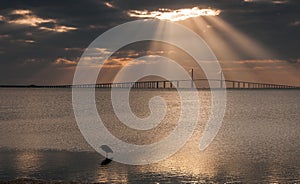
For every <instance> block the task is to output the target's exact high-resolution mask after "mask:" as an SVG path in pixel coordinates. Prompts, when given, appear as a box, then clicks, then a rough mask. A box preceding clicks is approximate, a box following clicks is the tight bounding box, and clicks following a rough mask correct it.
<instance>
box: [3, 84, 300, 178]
mask: <svg viewBox="0 0 300 184" xmlns="http://www.w3.org/2000/svg"><path fill="white" fill-rule="evenodd" d="M0 94H1V95H0V99H1V100H0V102H1V104H0V112H1V116H0V180H9V179H14V178H17V177H31V178H38V179H46V180H52V179H54V180H68V181H71V180H72V181H93V182H94V181H99V182H121V183H127V182H131V183H142V182H145V183H156V182H159V183H177V182H188V183H193V182H200V183H201V182H202V183H206V182H217V183H224V182H243V183H259V182H262V183H276V182H281V183H282V182H283V183H286V182H292V183H296V182H300V158H299V155H300V141H299V140H300V135H299V130H300V126H299V122H300V116H299V112H300V111H299V109H300V108H299V104H300V103H299V102H300V95H299V90H285V91H282V90H249V91H247V90H245V91H244V90H243V91H229V93H228V105H227V107H228V109H227V112H226V115H225V118H224V122H223V126H222V128H221V130H220V132H219V134H218V135H217V137H216V139H215V140H214V141H213V142H212V144H211V145H210V146H209V147H208V148H207V149H206V150H205V151H203V152H201V151H199V149H198V144H199V140H200V136H201V134H202V130H203V127H204V124H205V120H206V119H207V118H208V117H209V114H210V112H209V108H210V105H209V104H210V100H209V99H210V93H209V92H208V91H200V92H199V94H200V97H201V100H202V101H201V103H202V109H203V110H202V111H201V118H202V119H201V121H200V122H199V126H198V127H197V128H196V130H195V132H194V134H193V136H192V137H191V139H190V140H189V141H188V142H187V144H186V145H185V146H184V147H183V148H182V149H181V150H179V152H178V153H176V154H175V155H173V156H171V157H170V158H169V159H167V160H164V161H162V162H159V163H155V164H151V165H145V166H129V165H123V164H119V163H116V162H112V163H111V164H109V165H107V166H104V167H103V166H100V163H101V161H102V159H103V157H102V156H100V155H99V154H97V153H96V152H94V151H93V150H92V149H91V148H90V147H89V146H88V145H87V144H86V142H85V141H84V139H83V138H82V136H81V134H80V132H79V130H78V129H77V126H76V122H75V120H74V116H73V112H72V106H71V91H70V90H67V89H54V90H50V89H26V90H17V89H1V90H0ZM157 94H159V95H161V96H163V97H164V98H165V99H166V101H167V102H168V104H169V109H168V110H169V111H168V114H167V116H166V118H165V120H164V122H162V124H161V125H160V127H159V128H157V129H156V130H154V133H153V132H146V134H144V135H143V136H144V137H143V136H142V135H141V134H138V133H136V132H134V131H133V130H124V129H123V128H124V127H123V128H120V122H117V120H116V117H115V116H114V115H113V114H112V113H111V109H110V106H109V105H108V104H107V103H108V102H109V94H108V93H107V91H103V90H99V91H97V102H98V106H97V107H98V108H99V113H100V114H101V115H103V116H104V117H103V118H104V119H106V120H107V121H109V122H110V123H109V124H107V126H108V128H110V129H111V130H113V133H115V134H116V135H118V136H119V137H121V138H123V139H125V140H126V141H128V142H135V143H139V144H146V143H150V142H153V141H157V140H160V139H163V138H164V137H165V136H166V135H167V134H168V133H169V132H170V131H172V130H173V128H174V126H176V120H177V118H178V117H177V116H176V114H177V111H178V110H179V108H178V107H179V106H180V103H178V96H177V95H176V93H175V91H163V92H159V91H143V92H142V93H141V91H134V95H135V98H133V99H138V101H134V100H133V102H132V108H133V111H134V112H135V113H136V114H137V115H139V116H141V117H145V116H147V115H149V108H148V106H147V101H148V99H149V98H150V97H151V96H153V95H157ZM102 104H105V105H104V106H103V105H102ZM171 112H173V113H171ZM116 127H118V129H117V130H114V129H116ZM118 130H122V131H121V132H120V131H118ZM124 131H125V132H126V134H129V135H123V134H124ZM145 135H146V136H145ZM149 141H150V142H149Z"/></svg>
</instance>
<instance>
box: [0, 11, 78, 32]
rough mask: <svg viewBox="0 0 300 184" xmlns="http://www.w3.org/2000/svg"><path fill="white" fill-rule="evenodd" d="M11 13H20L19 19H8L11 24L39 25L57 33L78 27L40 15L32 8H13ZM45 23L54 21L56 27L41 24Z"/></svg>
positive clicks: (40, 27) (43, 28)
mask: <svg viewBox="0 0 300 184" xmlns="http://www.w3.org/2000/svg"><path fill="white" fill-rule="evenodd" d="M11 14H13V15H20V17H19V18H17V19H13V20H7V22H8V23H10V24H19V25H27V26H32V27H38V29H40V30H46V31H53V32H57V33H65V32H69V31H74V30H77V28H75V27H69V26H64V25H58V23H57V21H56V20H54V19H46V18H41V17H38V16H37V15H35V14H34V12H32V11H31V10H24V9H20V10H13V11H12V12H11ZM2 17H3V16H2ZM2 19H3V20H6V19H5V17H3V18H2ZM0 20H1V17H0ZM43 23H53V24H54V28H51V27H45V26H40V25H41V24H43Z"/></svg>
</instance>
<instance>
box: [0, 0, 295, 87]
mask: <svg viewBox="0 0 300 184" xmlns="http://www.w3.org/2000/svg"><path fill="white" fill-rule="evenodd" d="M143 18H152V19H165V20H166V19H167V20H170V21H174V22H176V23H179V24H182V25H185V26H187V27H189V28H190V29H192V30H193V31H195V32H196V33H197V34H199V35H200V36H201V37H202V38H203V39H204V40H205V41H206V42H207V43H208V45H209V46H210V47H211V48H212V50H213V51H214V52H215V54H216V56H217V58H218V59H219V61H220V63H221V66H222V68H223V71H224V75H225V77H226V78H227V79H236V80H246V81H257V82H272V83H283V84H290V85H298V86H300V50H299V48H300V2H299V1H298V0H226V1H225V0H198V1H197V0H151V1H142V0H110V1H109V0H107V1H104V0H84V1H79V0H78V1H74V0H60V1H58V0H51V1H50V0H49V1H48V0H2V1H1V6H0V84H68V83H72V80H73V74H74V70H75V67H76V64H77V62H78V61H79V58H80V56H81V55H82V53H83V52H84V50H85V48H86V47H88V45H89V44H90V43H91V42H92V41H93V40H94V39H95V38H97V37H98V36H99V35H101V34H102V33H103V32H105V31H107V30H109V29H110V28H112V27H114V26H117V25H119V24H122V23H126V22H128V21H132V20H138V19H143ZM155 44H156V45H157V46H156V47H153V45H155ZM149 45H152V47H151V48H150V47H149ZM162 45H163V44H162V43H154V44H153V43H152V44H150V43H137V45H135V46H134V45H129V46H128V47H126V48H123V50H120V51H119V52H118V53H116V54H114V57H112V58H111V60H110V62H108V65H109V67H107V71H106V72H104V74H103V75H104V76H105V75H107V76H110V75H109V73H110V72H111V73H113V72H115V71H117V69H118V68H119V67H122V66H125V65H126V64H132V61H131V60H132V58H137V57H139V56H143V55H149V54H153V53H154V54H156V55H164V56H167V57H170V58H173V59H174V60H176V59H179V60H181V59H184V60H189V59H191V58H189V56H187V55H186V54H185V53H181V51H176V48H174V47H172V46H164V47H162ZM102 49H103V48H102ZM177 50H178V49H177ZM172 51H173V52H172ZM141 64H143V63H142V62H141ZM183 65H186V66H187V67H188V64H187V63H183ZM198 75H199V76H200V75H201V74H200V72H199V73H198ZM108 78H109V77H108Z"/></svg>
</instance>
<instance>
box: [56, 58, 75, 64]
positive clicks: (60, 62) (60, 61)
mask: <svg viewBox="0 0 300 184" xmlns="http://www.w3.org/2000/svg"><path fill="white" fill-rule="evenodd" d="M54 64H56V65H60V64H62V65H76V64H77V62H76V61H72V60H68V59H65V58H57V59H56V60H55V62H54Z"/></svg>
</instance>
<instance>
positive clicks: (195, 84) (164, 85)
mask: <svg viewBox="0 0 300 184" xmlns="http://www.w3.org/2000/svg"><path fill="white" fill-rule="evenodd" d="M208 83H214V87H212V88H213V89H225V88H226V89H300V87H299V86H291V85H285V84H272V83H259V82H248V81H238V80H223V79H192V80H171V81H169V80H153V81H137V82H119V83H97V84H76V85H0V87H15V88H130V87H131V88H134V89H175V88H179V89H180V88H185V89H188V88H197V89H210V87H209V85H208Z"/></svg>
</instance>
